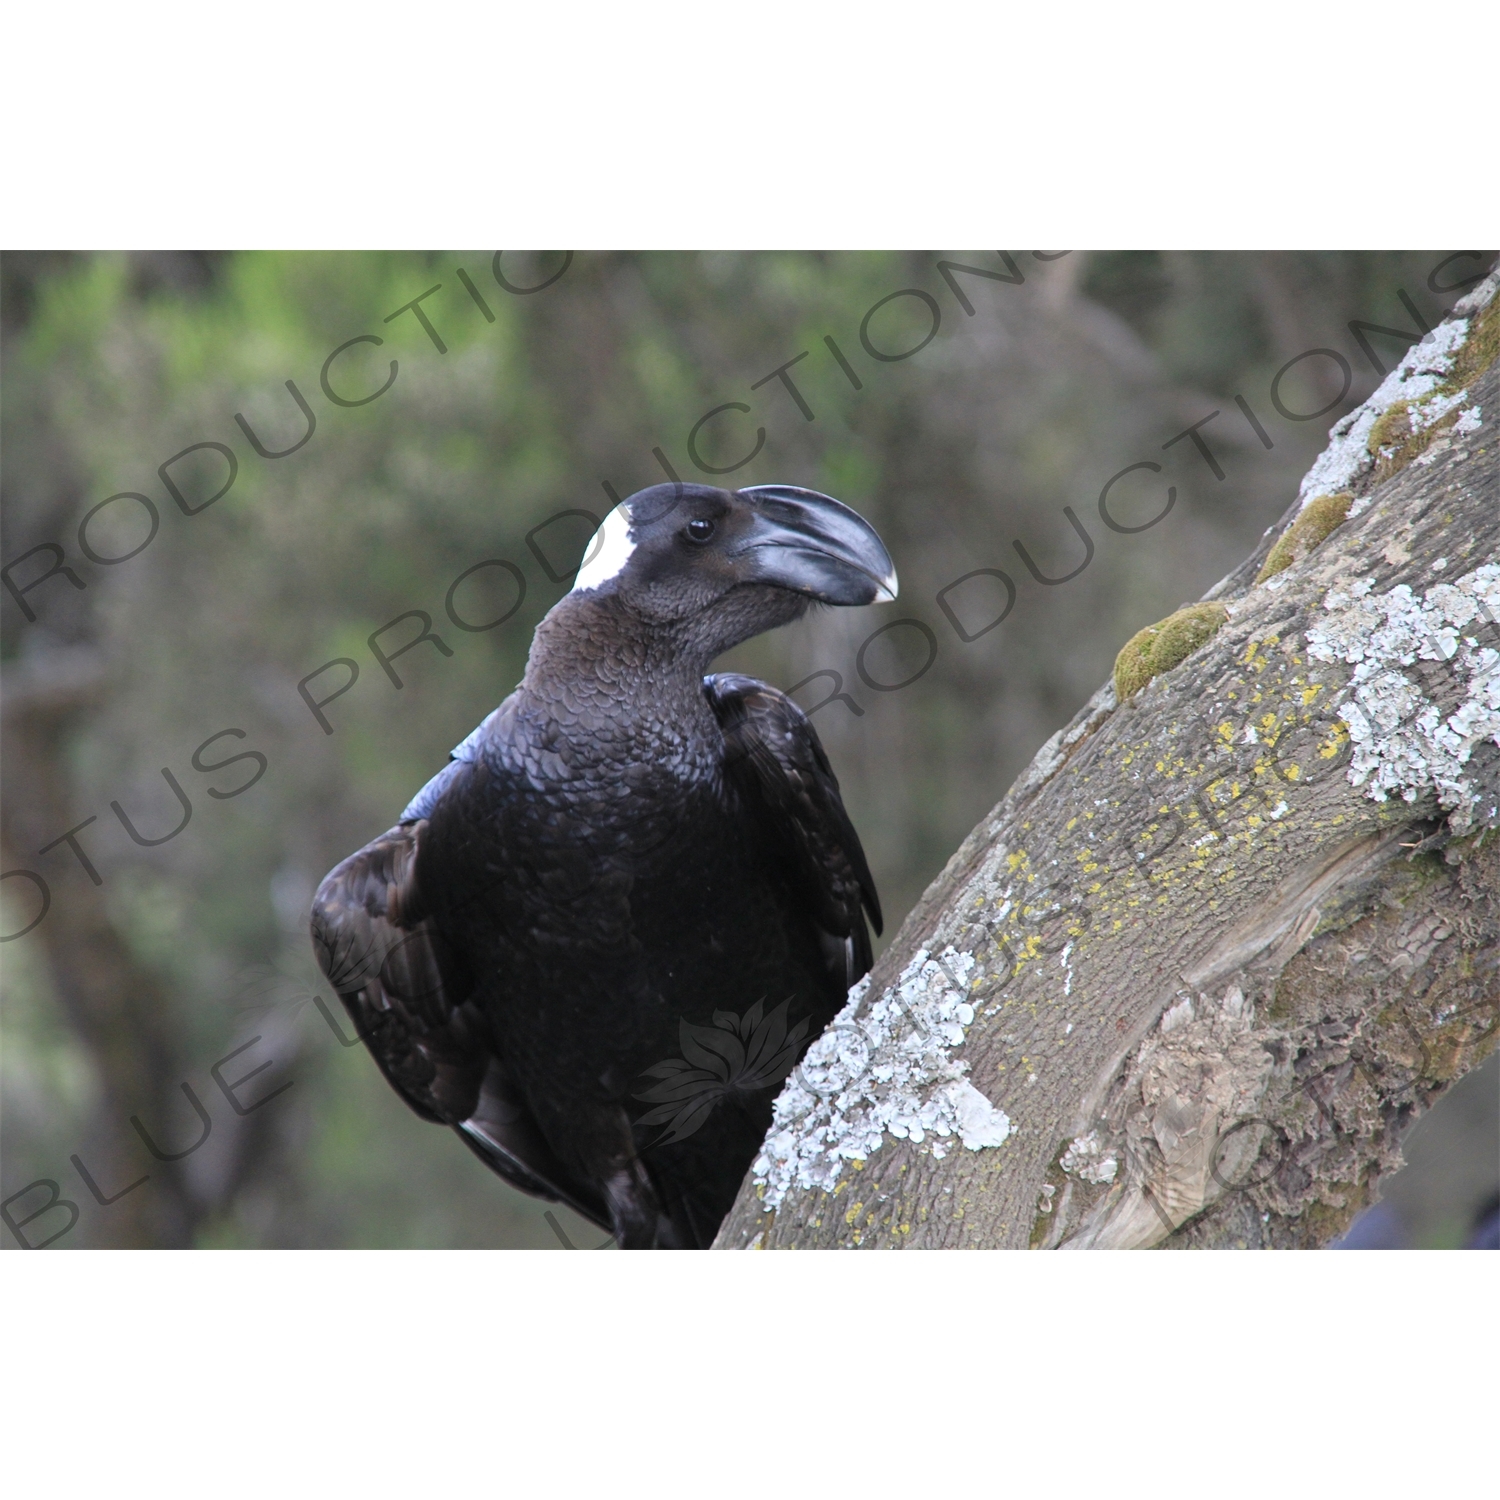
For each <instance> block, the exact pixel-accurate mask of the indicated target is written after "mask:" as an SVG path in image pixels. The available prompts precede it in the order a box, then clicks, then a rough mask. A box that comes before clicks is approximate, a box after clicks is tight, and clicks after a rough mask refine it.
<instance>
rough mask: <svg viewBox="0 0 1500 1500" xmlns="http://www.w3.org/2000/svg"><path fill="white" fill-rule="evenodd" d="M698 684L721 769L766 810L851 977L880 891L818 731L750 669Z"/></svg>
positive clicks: (795, 883) (858, 972) (793, 875)
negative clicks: (719, 734) (720, 739)
mask: <svg viewBox="0 0 1500 1500" xmlns="http://www.w3.org/2000/svg"><path fill="white" fill-rule="evenodd" d="M703 686H704V692H705V694H706V695H707V697H708V701H709V704H710V706H711V707H712V708H713V711H714V714H715V717H717V719H718V721H719V727H720V729H721V730H722V731H723V733H724V749H725V754H724V770H725V775H726V776H727V777H728V778H729V780H730V781H731V782H732V783H733V784H734V785H735V786H736V787H737V788H738V790H739V791H740V793H741V795H742V796H744V797H745V798H746V799H747V800H748V801H749V802H750V803H751V805H752V806H756V807H758V808H760V809H761V810H762V811H763V812H764V813H765V815H766V822H767V824H768V825H769V826H770V827H771V828H772V829H773V838H774V840H775V842H776V843H777V844H778V845H779V846H780V849H781V852H782V856H783V861H784V868H785V870H786V872H787V874H788V876H789V879H790V881H791V884H792V887H793V889H794V890H795V891H796V892H797V894H798V896H799V897H800V898H801V899H802V900H803V901H805V902H806V903H807V908H808V910H809V911H810V912H811V913H812V915H813V918H814V920H815V921H816V922H817V924H818V926H819V927H820V928H821V929H822V930H823V931H824V932H825V933H827V934H829V936H830V937H832V938H834V939H835V940H837V941H838V943H839V945H840V946H841V947H842V950H843V959H844V964H845V969H846V974H847V978H846V979H845V983H846V984H853V983H854V982H855V980H857V979H859V978H861V977H862V976H863V975H865V974H867V973H868V972H869V970H870V965H871V963H872V962H873V954H872V952H871V948H870V934H869V932H868V931H867V930H866V928H865V913H868V914H869V918H870V922H871V924H872V925H873V926H874V928H875V931H876V932H877V933H878V932H879V931H880V929H881V917H880V899H879V897H878V896H877V895H876V894H875V882H874V880H873V878H872V877H871V875H870V867H869V865H868V864H867V863H866V861H865V852H864V850H863V848H861V847H860V842H859V835H858V834H857V833H856V832H855V831H854V825H853V824H852V823H851V822H850V821H849V815H848V813H846V812H845V811H844V802H843V798H842V797H840V795H839V783H838V778H837V777H836V776H835V775H834V774H833V767H832V766H830V765H829V763H828V756H827V755H826V754H825V753H824V750H823V746H822V743H821V742H820V741H819V739H818V734H817V731H816V730H815V729H814V728H813V727H812V723H811V721H810V720H809V719H808V717H807V715H806V714H805V713H803V712H802V710H801V709H800V708H798V707H797V705H796V704H795V703H793V702H792V700H791V699H790V698H788V697H787V696H786V694H785V693H782V692H778V691H777V690H776V689H775V688H773V687H770V686H769V685H768V684H766V683H764V682H759V681H757V680H756V679H755V678H753V677H742V676H740V675H739V674H737V673H732V672H720V673H717V674H715V675H713V676H711V677H706V678H704V680H703Z"/></svg>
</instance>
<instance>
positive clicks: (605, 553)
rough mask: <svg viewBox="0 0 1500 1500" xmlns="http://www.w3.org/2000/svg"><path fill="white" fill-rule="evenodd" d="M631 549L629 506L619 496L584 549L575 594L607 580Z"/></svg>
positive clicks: (613, 575) (628, 556) (622, 562)
mask: <svg viewBox="0 0 1500 1500" xmlns="http://www.w3.org/2000/svg"><path fill="white" fill-rule="evenodd" d="M634 551H635V543H634V542H633V541H631V540H630V508H629V505H628V503H627V502H625V501H623V500H622V501H621V502H620V503H619V504H618V505H617V506H615V508H614V509H613V510H612V511H610V513H609V514H608V515H607V516H605V518H604V524H603V525H602V526H601V527H600V528H599V529H598V531H596V532H595V533H594V535H593V537H592V538H591V539H590V541H589V544H588V547H587V548H586V549H585V550H584V554H583V562H582V563H581V564H579V568H578V576H577V577H576V578H575V579H574V580H573V589H572V592H573V593H575V594H576V593H577V592H578V591H579V590H580V589H596V588H598V587H599V586H600V585H601V584H606V583H608V582H609V580H610V579H611V578H614V577H615V576H616V575H617V574H618V573H619V572H620V570H621V569H622V568H623V567H624V566H625V564H626V563H628V562H629V561H630V554H631V553H632V552H634Z"/></svg>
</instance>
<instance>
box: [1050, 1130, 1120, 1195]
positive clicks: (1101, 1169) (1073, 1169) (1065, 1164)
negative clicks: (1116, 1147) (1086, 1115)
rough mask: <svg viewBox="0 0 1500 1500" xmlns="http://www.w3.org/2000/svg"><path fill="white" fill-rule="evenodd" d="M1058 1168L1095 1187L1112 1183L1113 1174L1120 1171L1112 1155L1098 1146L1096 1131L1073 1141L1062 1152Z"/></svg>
mask: <svg viewBox="0 0 1500 1500" xmlns="http://www.w3.org/2000/svg"><path fill="white" fill-rule="evenodd" d="M1058 1166H1060V1167H1061V1168H1062V1169H1063V1171H1064V1172H1067V1173H1069V1174H1071V1175H1072V1176H1074V1177H1081V1178H1082V1179H1083V1180H1084V1181H1085V1182H1092V1183H1094V1184H1095V1185H1096V1186H1097V1185H1099V1184H1100V1183H1105V1182H1113V1181H1114V1180H1115V1173H1116V1172H1118V1171H1119V1170H1120V1163H1119V1161H1118V1160H1117V1159H1116V1158H1115V1156H1114V1155H1113V1153H1111V1152H1108V1151H1106V1150H1105V1149H1104V1147H1103V1146H1101V1145H1100V1144H1099V1132H1098V1131H1097V1130H1091V1131H1089V1133H1088V1134H1087V1135H1081V1136H1079V1137H1078V1138H1077V1140H1075V1141H1073V1142H1072V1143H1071V1144H1070V1145H1069V1146H1068V1149H1067V1150H1066V1151H1064V1152H1063V1154H1062V1159H1061V1160H1060V1161H1059V1162H1058Z"/></svg>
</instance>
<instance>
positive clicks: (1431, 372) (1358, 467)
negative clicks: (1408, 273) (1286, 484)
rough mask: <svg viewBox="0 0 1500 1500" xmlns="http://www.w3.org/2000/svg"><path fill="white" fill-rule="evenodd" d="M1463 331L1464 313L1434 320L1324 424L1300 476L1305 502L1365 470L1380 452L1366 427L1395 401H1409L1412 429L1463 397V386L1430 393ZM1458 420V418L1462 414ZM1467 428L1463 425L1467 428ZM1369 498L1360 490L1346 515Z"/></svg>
mask: <svg viewBox="0 0 1500 1500" xmlns="http://www.w3.org/2000/svg"><path fill="white" fill-rule="evenodd" d="M1468 336H1469V320H1468V319H1467V318H1452V319H1450V320H1449V321H1448V322H1446V323H1440V324H1438V326H1437V327H1436V328H1434V329H1433V330H1432V332H1431V333H1429V334H1428V335H1427V336H1426V338H1424V339H1423V340H1422V342H1421V343H1420V344H1415V345H1413V346H1412V347H1411V348H1410V349H1408V350H1407V351H1406V354H1405V356H1404V357H1403V358H1402V360H1401V363H1400V364H1398V365H1397V366H1396V368H1395V369H1394V370H1392V371H1391V373H1390V374H1389V375H1387V376H1386V378H1385V379H1384V380H1383V381H1382V382H1381V384H1380V387H1379V389H1378V390H1377V391H1376V392H1375V394H1374V395H1373V396H1371V397H1370V399H1369V400H1368V401H1366V402H1365V404H1364V405H1363V406H1357V407H1355V409H1354V410H1353V411H1351V412H1350V413H1349V414H1348V415H1347V416H1345V417H1340V418H1339V420H1338V421H1337V422H1335V423H1334V424H1333V426H1332V427H1330V428H1329V429H1328V436H1329V439H1330V441H1329V444H1328V446H1327V447H1326V448H1325V449H1324V450H1323V452H1322V454H1321V456H1320V457H1319V458H1318V461H1317V462H1316V463H1315V464H1314V465H1313V466H1312V468H1310V469H1309V470H1308V471H1307V478H1305V479H1304V480H1303V481H1302V488H1301V490H1300V491H1299V493H1300V494H1301V496H1302V504H1303V505H1304V506H1306V505H1307V504H1308V502H1309V501H1311V500H1315V499H1316V498H1317V497H1318V496H1319V495H1336V494H1338V493H1339V492H1340V491H1342V490H1347V489H1350V488H1351V487H1352V486H1353V484H1354V482H1355V481H1356V480H1357V479H1358V478H1359V477H1360V475H1361V474H1363V473H1364V472H1365V470H1367V469H1370V468H1373V467H1374V466H1375V463H1376V461H1377V459H1378V457H1379V455H1378V454H1374V453H1371V452H1370V451H1369V441H1370V432H1371V429H1372V428H1373V427H1374V426H1375V423H1376V422H1377V421H1379V420H1380V417H1381V416H1382V414H1383V413H1385V412H1386V411H1388V410H1389V409H1390V408H1391V407H1392V406H1394V405H1395V404H1396V403H1397V402H1398V401H1406V402H1408V403H1410V406H1409V411H1408V414H1407V419H1408V421H1409V422H1410V424H1411V430H1412V431H1413V432H1421V431H1423V430H1424V429H1426V428H1428V427H1431V426H1432V425H1433V423H1434V422H1439V421H1441V420H1442V419H1443V418H1444V417H1445V416H1447V415H1448V413H1449V412H1450V411H1452V410H1453V408H1454V407H1455V406H1458V405H1460V404H1461V403H1462V402H1463V401H1465V400H1466V399H1467V398H1468V394H1469V393H1468V391H1467V390H1463V391H1455V392H1454V393H1453V394H1452V395H1451V396H1442V395H1436V394H1435V392H1436V391H1437V388H1438V387H1439V386H1440V385H1441V384H1442V383H1443V380H1444V378H1445V377H1446V376H1447V374H1448V371H1449V370H1451V369H1452V368H1453V357H1454V355H1455V354H1456V353H1457V352H1458V350H1459V349H1460V348H1462V347H1463V343H1464V340H1465V339H1467V338H1468ZM1472 410H1473V412H1474V419H1473V420H1474V426H1475V427H1477V426H1478V424H1479V409H1478V408H1477V407H1475V408H1472ZM1459 420H1460V422H1461V423H1462V422H1463V421H1464V418H1463V417H1460V419H1459ZM1472 430H1473V428H1470V427H1465V431H1466V432H1467V431H1472ZM1369 503H1370V496H1369V495H1361V496H1360V498H1359V499H1358V500H1356V501H1355V502H1354V504H1353V505H1352V506H1350V508H1349V514H1350V516H1351V517H1352V516H1357V515H1359V514H1360V512H1361V511H1363V510H1364V509H1365V507H1366V506H1367V505H1368V504H1369Z"/></svg>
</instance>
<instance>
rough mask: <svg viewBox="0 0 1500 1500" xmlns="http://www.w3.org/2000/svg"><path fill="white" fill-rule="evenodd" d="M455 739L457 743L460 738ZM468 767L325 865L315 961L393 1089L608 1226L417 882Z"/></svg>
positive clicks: (523, 1182)
mask: <svg viewBox="0 0 1500 1500" xmlns="http://www.w3.org/2000/svg"><path fill="white" fill-rule="evenodd" d="M461 748H462V747H461ZM466 769H467V766H466V764H465V763H464V762H462V761H453V762H450V764H449V765H448V766H447V767H445V768H444V770H443V771H442V772H441V773H439V775H438V776H436V777H434V778H433V780H432V781H431V782H429V783H428V785H427V787H424V788H423V790H422V792H421V793H419V794H418V796H417V798H416V800H415V801H414V802H413V803H412V805H411V807H409V808H408V809H407V813H406V818H405V819H404V820H403V821H402V822H400V823H398V824H397V825H396V826H395V827H394V828H391V829H389V830H387V831H386V832H385V833H383V834H381V836H380V837H379V838H378V839H375V840H374V841H373V842H372V843H369V844H366V845H365V847H364V848H363V849H361V850H360V851H359V852H358V853H356V854H351V855H350V856H349V858H348V859H346V860H344V861H343V862H342V863H340V864H338V865H336V866H334V868H333V869H332V870H331V871H329V873H328V874H327V876H325V877H324V879H323V883H322V884H321V885H320V886H319V887H318V893H317V895H316V896H315V897H314V899H313V913H312V937H313V947H314V950H315V951H316V953H317V958H318V964H319V966H320V967H321V968H322V970H323V973H324V974H325V975H327V977H328V982H329V983H330V984H331V985H332V986H333V988H334V990H335V991H337V993H338V996H339V998H340V999H341V1000H342V1001H343V1003H344V1007H345V1009H346V1010H347V1011H348V1012H349V1016H350V1019H351V1020H352V1021H353V1022H354V1025H355V1028H356V1030H357V1031H358V1033H359V1035H360V1037H361V1039H362V1040H363V1041H364V1043H365V1045H366V1047H368V1048H369V1050H370V1053H371V1055H372V1056H373V1057H374V1059H375V1061H376V1063H377V1064H378V1065H379V1067H380V1071H381V1072H382V1073H384V1074H385V1076H386V1079H387V1081H388V1082H389V1083H390V1084H391V1086H392V1087H393V1088H394V1089H395V1090H396V1092H397V1093H398V1094H400V1095H401V1097H402V1098H403V1099H404V1100H405V1101H406V1102H407V1104H409V1105H410V1106H411V1107H412V1109H414V1110H415V1111H416V1112H417V1114H419V1115H420V1116H421V1117H422V1118H423V1119H424V1120H431V1121H433V1122H435V1123H438V1124H443V1125H450V1126H452V1127H453V1128H454V1129H455V1130H456V1131H457V1132H458V1134H459V1136H460V1138H461V1139H462V1140H463V1142H464V1143H465V1145H467V1146H468V1147H469V1148H470V1149H471V1150H473V1151H474V1153H475V1154H476V1155H477V1156H478V1157H479V1158H480V1160H482V1161H483V1162H484V1163H485V1165H486V1166H488V1167H489V1168H490V1169H491V1170H492V1171H494V1172H496V1173H498V1174H499V1175H500V1176H501V1177H503V1178H505V1179H506V1181H508V1182H510V1183H512V1184H513V1185H514V1186H516V1187H518V1188H520V1189H521V1190H522V1191H523V1192H527V1193H532V1194H534V1195H535V1196H537V1197H540V1198H548V1199H552V1200H553V1201H561V1202H564V1203H566V1204H568V1206H569V1207H571V1208H573V1209H576V1210H577V1211H578V1212H579V1213H581V1214H583V1215H584V1216H585V1217H586V1218H589V1219H592V1220H593V1221H594V1222H595V1223H597V1224H599V1225H600V1226H601V1227H603V1228H605V1229H608V1228H609V1227H610V1219H609V1214H608V1212H607V1210H606V1209H605V1207H604V1204H603V1203H602V1202H601V1201H599V1199H598V1196H597V1194H595V1193H594V1192H593V1191H591V1190H590V1189H589V1188H587V1187H585V1186H583V1185H581V1184H579V1183H577V1182H576V1181H575V1180H573V1178H572V1177H571V1175H570V1174H569V1173H568V1172H566V1170H565V1169H564V1168H563V1167H562V1166H561V1165H560V1163H559V1162H558V1161H557V1159H556V1157H555V1156H554V1154H553V1152H552V1150H551V1148H550V1147H549V1146H548V1145H547V1143H546V1140H545V1139H544V1137H543V1136H542V1133H541V1131H540V1130H539V1129H538V1128H537V1126H536V1124H535V1122H534V1121H533V1120H532V1118H531V1115H530V1113H529V1112H528V1111H527V1109H526V1106H525V1104H524V1103H523V1102H522V1099H521V1096H520V1094H519V1092H518V1091H517V1090H516V1088H515V1087H514V1085H513V1084H512V1083H511V1082H510V1080H509V1078H508V1077H507V1075H506V1072H505V1068H504V1066H503V1064H502V1063H501V1060H500V1059H499V1058H497V1057H496V1056H495V1055H494V1052H493V1050H492V1047H491V1044H490V1041H489V1036H488V1028H487V1027H486V1026H485V1023H484V1019H483V1017H482V1016H481V1014H480V1012H479V1010H478V1008H477V1007H476V1006H474V1005H473V1004H472V1003H471V1002H470V998H469V997H470V994H471V991H472V989H473V983H472V980H471V979H470V977H469V975H468V973H467V972H466V966H465V964H464V962H463V958H462V955H461V954H458V953H456V952H454V951H453V950H452V948H451V946H449V945H447V944H445V943H444V942H443V941H442V938H441V936H440V935H439V933H438V930H437V926H436V924H435V923H434V922H432V921H431V920H430V917H429V914H428V912H427V910H426V908H425V905H424V902H423V897H422V891H421V887H420V885H419V883H418V880H417V866H418V853H419V851H420V848H421V843H422V838H423V835H424V834H425V832H426V830H427V827H428V823H427V818H426V816H413V815H414V814H418V813H421V814H426V813H430V812H431V810H432V808H433V807H434V806H435V805H436V803H437V801H438V800H439V798H440V797H441V795H442V793H443V792H444V791H446V790H447V789H448V786H449V785H450V784H451V782H452V780H453V779H454V777H455V776H456V775H458V774H462V773H463V772H464V771H465V770H466Z"/></svg>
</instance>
